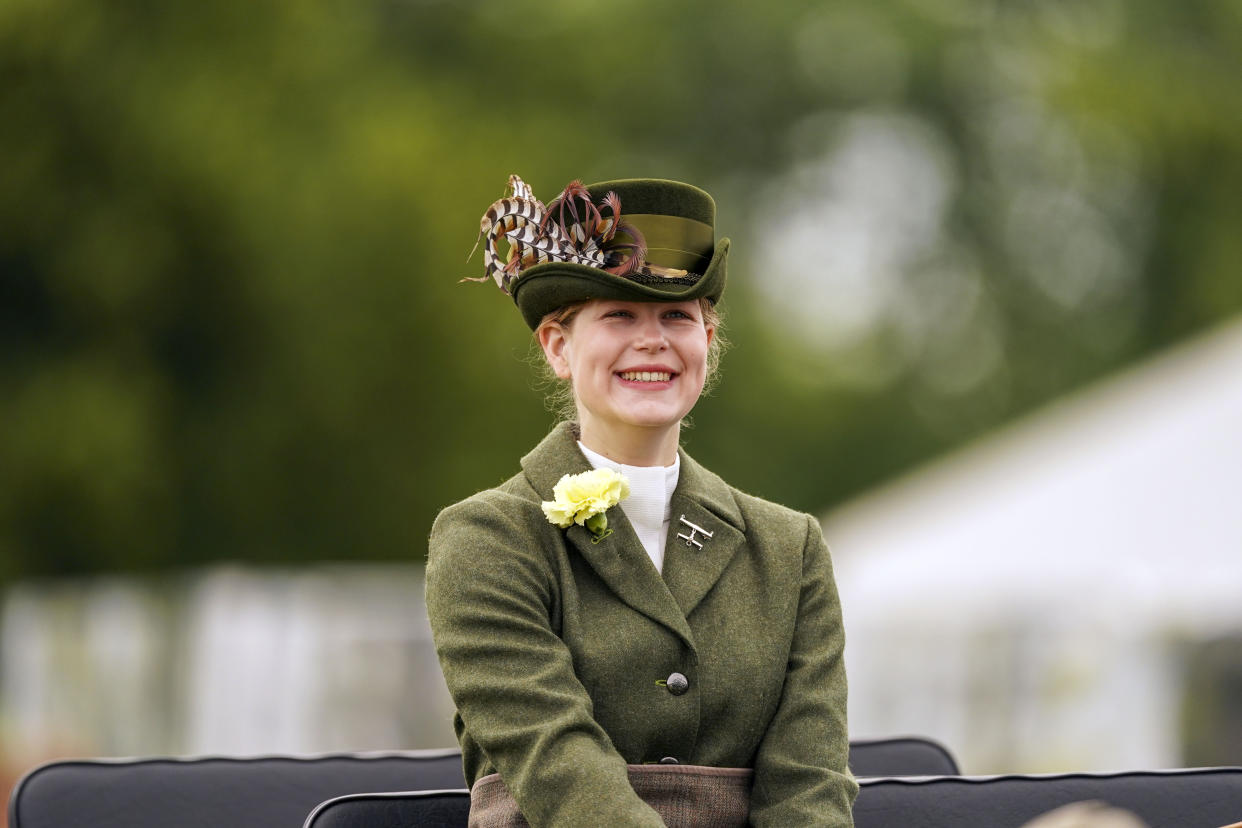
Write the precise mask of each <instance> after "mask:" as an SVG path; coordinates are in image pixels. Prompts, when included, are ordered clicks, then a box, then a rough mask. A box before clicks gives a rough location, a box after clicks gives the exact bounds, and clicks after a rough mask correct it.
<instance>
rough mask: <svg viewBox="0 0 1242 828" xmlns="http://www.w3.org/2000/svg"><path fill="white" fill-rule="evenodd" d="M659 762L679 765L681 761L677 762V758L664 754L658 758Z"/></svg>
mask: <svg viewBox="0 0 1242 828" xmlns="http://www.w3.org/2000/svg"><path fill="white" fill-rule="evenodd" d="M660 764H661V765H680V764H681V763H680V762H678V761H677V758H676V757H674V756H665V757H664V758H663V759H661V760H660Z"/></svg>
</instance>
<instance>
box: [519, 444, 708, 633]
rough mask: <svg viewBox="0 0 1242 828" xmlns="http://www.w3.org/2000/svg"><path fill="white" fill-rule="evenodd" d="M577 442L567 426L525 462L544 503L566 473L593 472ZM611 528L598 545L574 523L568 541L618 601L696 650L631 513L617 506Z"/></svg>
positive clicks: (610, 517) (567, 532) (610, 513)
mask: <svg viewBox="0 0 1242 828" xmlns="http://www.w3.org/2000/svg"><path fill="white" fill-rule="evenodd" d="M577 440H578V437H577V433H576V430H575V427H574V425H573V424H572V423H561V424H560V425H559V426H557V427H556V428H555V429H554V430H553V431H552V433H551V434H549V435H548V436H547V437H545V438H544V440H543V442H541V443H540V444H539V445H538V446H536V447H535V448H534V449H533V450H532V451H531V452H530V453H529V454H527V455H526V456H525V457H523V458H522V469H523V471H524V472H525V474H526V478H527V480H529V481H530V483H531V485H532V486H533V487H534V489H535V492H536V493H537V494H538V496H539V497H540V498H541V499H542V500H551V499H552V489H553V488H554V487H555V486H556V484H557V481H559V480H560V479H561V477H562V476H563V475H566V474H578V473H579V472H584V471H590V469H591V464H590V463H588V462H587V459H586V457H584V456H583V455H582V452H581V451H579V450H578V444H577ZM683 463H684V460H683ZM684 468H685V467H684V465H683V469H684ZM679 488H680V484H679ZM675 499H676V495H674V500H675ZM674 508H675V507H674ZM608 527H609V528H610V529H612V534H610V535H608V536H607V537H605V538H604V539H603V540H601V541H599V542H598V543H595V542H594V539H593V538H592V536H591V533H590V532H588V531H587V530H586V528H584V527H582V526H578V525H577V524H574V525H573V526H570V527H569V528H568V529H566V530H565V540H566V543H567V544H568V545H569V546H571V547H572V548H573V550H575V551H576V552H577V553H578V554H579V555H581V556H582V557H583V559H585V560H586V561H587V563H589V564H590V565H591V568H592V569H593V570H594V571H595V574H596V575H598V576H599V578H600V580H602V581H603V582H604V583H605V584H607V585H608V588H609V589H610V590H612V591H613V593H614V594H615V595H616V596H617V597H618V598H620V599H621V600H622V601H624V602H625V603H626V604H627V605H628V606H630V607H632V608H633V609H635V610H637V611H638V612H641V613H642V614H643V615H646V616H647V617H648V618H651V619H652V620H653V621H656V622H658V623H660V624H663V625H664V626H666V627H668V628H669V629H671V630H673V631H674V632H676V633H677V634H678V635H680V636H681V637H682V638H683V639H684V640H685V641H686V643H687V644H689V645H690V646H694V640H693V637H692V636H691V633H690V625H689V623H687V621H686V617H685V615H684V614H683V612H682V611H681V609H680V608H679V606H678V602H677V601H675V600H673V596H672V595H671V594H670V592H669V590H668V589H667V588H666V587H665V584H664V581H662V580H661V578H660V573H658V572H656V570H655V567H653V566H652V565H651V559H650V558H648V557H647V552H646V550H644V549H643V546H642V543H641V542H640V541H639V540H638V535H637V534H636V533H635V532H634V527H633V526H632V525H631V524H630V522H629V519H628V518H626V516H625V512H624V511H623V510H621V509H620V508H617V507H613V508H612V509H609V510H608Z"/></svg>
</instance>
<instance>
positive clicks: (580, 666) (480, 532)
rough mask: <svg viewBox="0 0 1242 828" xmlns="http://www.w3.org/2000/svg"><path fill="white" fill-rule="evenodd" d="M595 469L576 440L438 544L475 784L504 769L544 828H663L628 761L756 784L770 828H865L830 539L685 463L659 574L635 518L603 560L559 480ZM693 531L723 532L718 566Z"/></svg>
mask: <svg viewBox="0 0 1242 828" xmlns="http://www.w3.org/2000/svg"><path fill="white" fill-rule="evenodd" d="M590 468H591V466H590V464H589V463H588V462H587V460H586V458H585V457H584V456H583V455H582V453H581V452H580V451H579V450H578V447H577V444H576V432H575V428H574V426H573V424H570V423H565V424H562V425H561V426H558V427H557V428H556V429H555V430H554V431H553V432H552V433H551V434H549V435H548V437H546V438H545V439H544V440H543V442H541V443H540V444H539V445H538V446H537V447H536V448H535V449H534V450H533V451H531V452H530V453H529V454H528V455H526V457H524V458H523V459H522V472H521V473H520V474H518V475H516V476H514V477H513V478H511V479H510V480H508V481H506V482H505V483H504V484H502V485H501V486H499V487H497V488H495V489H489V490H487V491H484V492H480V493H479V494H476V495H474V496H472V497H470V498H468V499H466V500H464V501H462V502H461V503H458V504H456V505H454V506H451V507H449V508H448V509H445V510H444V511H443V512H442V513H441V514H440V516H439V517H438V518H437V520H436V522H435V526H434V527H433V528H432V532H431V540H430V554H429V557H428V563H427V608H428V613H429V615H430V619H431V628H432V633H433V635H434V638H435V644H436V651H437V653H438V655H439V658H440V664H441V666H442V667H443V669H444V676H445V679H446V681H447V683H448V688H449V691H450V693H451V694H452V697H453V701H454V703H455V704H456V706H457V715H456V717H455V722H454V724H455V727H456V730H457V736H458V739H459V741H460V742H461V747H462V754H463V758H464V763H465V772H466V779H467V781H468V782H469V783H470V784H471V785H473V784H474V782H475V780H477V779H478V778H479V777H481V776H484V775H486V774H489V773H492V772H499V773H500V775H501V777H502V778H503V779H504V781H505V782H506V784H507V785H508V787H509V789H510V791H511V792H512V793H513V796H514V797H515V799H516V800H517V803H518V805H519V807H520V808H521V810H522V813H523V815H524V816H525V817H526V818H527V819H528V820H529V821H530V823H531V825H533V826H545V825H547V826H557V828H562V826H579V825H580V826H590V827H591V828H596V826H602V825H607V826H660V825H663V823H662V822H661V820H660V818H659V817H658V816H657V815H656V813H655V811H654V810H652V809H651V808H650V807H648V806H647V805H646V803H644V802H643V801H642V800H641V799H639V798H638V796H637V795H636V794H635V793H634V791H633V789H632V788H631V787H630V785H629V782H628V780H627V777H626V767H625V766H626V763H632V764H641V763H647V762H659V761H661V760H668V759H676V760H677V761H678V762H682V763H689V764H695V765H713V766H718V767H749V768H753V769H754V783H753V788H752V791H751V812H750V822H751V824H752V825H754V826H780V828H791V826H850V825H852V824H853V818H852V816H851V806H852V803H853V800H854V797H855V795H856V794H857V792H858V786H857V783H855V781H854V779H853V777H852V776H851V775H850V772H849V770H848V769H847V767H846V761H847V758H848V757H847V753H848V734H847V731H846V685H845V667H844V663H843V660H842V648H843V646H844V635H843V632H842V627H841V612H840V606H839V604H838V601H837V592H836V585H835V582H834V581H833V576H832V567H831V563H830V560H829V556H828V550H827V547H826V546H825V544H824V540H823V536H822V534H821V532H820V529H819V524H818V523H817V522H816V521H815V520H814V519H813V518H811V517H810V516H809V515H805V514H800V513H797V512H794V511H792V510H789V509H786V508H784V507H782V506H777V505H775V504H773V503H769V502H767V501H764V500H760V499H759V498H756V497H751V496H749V495H746V494H743V493H742V492H739V491H737V490H736V489H733V488H731V487H730V486H728V485H727V484H725V482H724V481H723V480H721V479H720V478H719V477H717V476H716V475H714V474H712V473H711V472H709V471H707V470H706V469H704V468H703V467H702V466H700V465H699V464H698V463H696V462H694V461H693V460H692V459H691V458H690V457H688V456H687V455H685V454H684V453H683V454H682V455H681V473H680V477H679V480H678V484H677V489H676V491H675V492H674V493H673V499H672V521H671V525H670V529H669V537H668V542H667V546H666V552H665V560H664V573H663V577H661V574H660V573H659V572H657V571H656V569H655V567H653V566H652V565H651V560H650V558H648V556H647V553H646V552H645V551H644V550H643V547H642V545H641V544H640V543H639V541H638V538H637V536H636V535H635V533H634V529H633V527H632V526H631V525H630V523H629V522H628V520H627V519H626V517H625V513H624V512H623V511H622V510H621V509H620V508H615V507H614V508H613V509H611V510H609V513H608V520H609V526H610V527H612V528H613V530H614V531H613V533H612V534H611V535H609V536H607V537H605V538H604V539H603V540H601V541H600V542H598V543H592V537H591V535H590V533H588V532H587V530H586V529H584V528H583V527H581V526H577V525H575V526H571V527H570V528H569V529H559V528H557V527H556V526H554V525H552V524H551V523H549V522H548V520H547V518H546V517H545V516H544V514H543V512H542V510H541V508H540V503H541V502H542V501H544V500H551V499H552V487H553V486H554V485H555V484H556V482H557V481H558V480H559V479H560V477H561V475H563V474H566V473H570V474H573V473H577V472H582V471H587V470H589V469H590ZM682 516H684V517H685V519H686V520H688V521H690V522H691V523H694V524H696V525H698V526H700V527H702V528H703V529H704V530H706V531H707V532H711V533H712V534H711V537H710V538H708V537H706V535H705V534H702V533H696V535H695V537H696V539H697V540H699V541H700V542H701V543H702V548H701V549H699V548H695V547H694V546H690V545H687V543H686V542H685V541H684V540H680V539H678V537H677V535H678V534H686V532H687V529H686V526H685V524H683V523H682V522H681V521H680V518H681V517H682ZM674 674H679V676H676V677H675V676H674ZM682 677H684V680H683V678H682Z"/></svg>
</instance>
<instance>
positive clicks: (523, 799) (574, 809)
mask: <svg viewBox="0 0 1242 828" xmlns="http://www.w3.org/2000/svg"><path fill="white" fill-rule="evenodd" d="M542 518H543V515H542V514H541V513H539V512H538V506H537V505H536V504H533V503H530V502H528V501H525V500H522V499H521V498H518V497H515V496H512V495H505V494H502V493H499V492H495V491H493V492H489V493H484V494H482V495H476V496H475V497H474V498H471V499H469V500H466V501H463V502H462V503H459V504H457V505H456V506H453V507H450V508H449V509H446V510H445V511H444V512H443V513H441V515H440V517H439V518H438V519H437V520H436V523H435V526H434V527H433V528H432V532H431V539H430V546H429V554H428V561H427V611H428V615H429V617H430V621H431V629H432V635H433V637H434V639H435V645H436V652H437V654H438V656H439V658H440V665H441V667H442V668H443V670H444V677H445V681H446V682H447V684H448V688H449V692H450V694H451V695H452V697H453V701H454V703H455V704H456V706H457V711H458V715H459V716H460V717H461V726H462V727H463V728H464V731H465V732H466V733H467V734H469V737H470V738H471V739H473V740H474V741H475V742H476V743H477V744H478V745H479V746H480V747H481V748H482V750H483V751H484V752H485V753H486V755H487V758H488V760H489V761H490V762H491V764H492V765H493V766H494V767H495V768H496V769H497V771H498V772H499V773H500V776H501V778H502V779H503V780H504V782H505V784H506V786H507V787H508V788H509V791H510V792H511V793H512V794H513V796H514V798H515V799H516V800H517V803H518V807H519V808H520V809H521V811H522V814H523V815H524V816H525V817H526V819H527V820H528V821H529V822H530V824H531V825H532V826H536V827H537V826H542V825H555V826H578V825H581V826H599V825H610V826H612V825H616V826H651V828H655V826H663V825H664V823H663V821H662V820H661V819H660V817H659V816H658V815H657V814H656V812H655V811H654V810H652V808H651V807H650V806H648V805H647V804H646V803H644V802H643V801H642V800H641V799H640V798H639V797H638V795H637V794H635V793H634V790H633V788H632V787H631V786H630V783H629V779H628V777H627V776H626V767H625V761H624V759H623V758H622V757H621V755H620V754H619V753H618V752H617V751H616V749H615V748H614V747H613V745H612V742H611V740H610V739H609V737H608V734H607V733H605V732H604V730H603V729H602V728H601V727H600V726H599V725H598V724H597V723H596V721H595V719H594V718H593V716H592V703H591V698H590V696H589V695H588V693H587V691H586V688H585V687H584V686H583V685H582V683H581V682H580V681H579V680H578V677H577V676H576V674H575V672H574V665H573V661H572V658H571V656H570V652H569V650H568V648H567V647H566V646H565V644H564V642H563V641H562V640H561V639H560V638H559V637H558V635H557V634H556V631H555V630H554V628H553V622H552V619H554V618H555V617H557V615H556V614H557V613H559V603H558V602H559V600H560V598H559V588H558V583H557V578H556V572H555V571H554V569H553V565H552V563H551V562H550V560H549V556H548V555H547V554H546V552H545V551H544V549H543V548H542V546H543V544H547V543H552V542H555V539H554V538H553V537H552V536H551V534H550V533H551V532H553V531H556V530H555V528H554V527H552V526H551V525H550V524H546V521H543V520H542Z"/></svg>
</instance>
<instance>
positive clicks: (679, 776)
mask: <svg viewBox="0 0 1242 828" xmlns="http://www.w3.org/2000/svg"><path fill="white" fill-rule="evenodd" d="M626 771H627V772H628V773H629V777H630V785H631V786H633V788H634V793H636V794H638V796H639V797H640V798H641V799H642V800H643V801H644V802H646V803H647V804H648V805H650V806H651V807H652V808H654V809H655V812H656V813H657V814H659V815H660V818H661V819H663V820H664V824H665V825H667V826H668V828H745V826H746V819H747V817H748V816H749V814H750V781H751V776H753V774H754V772H753V771H752V770H751V769H750V768H709V767H705V766H703V765H627V766H626ZM529 826H530V823H529V822H527V821H526V818H525V817H523V816H522V812H521V811H519V810H518V806H517V802H516V801H515V800H514V799H513V796H512V794H510V793H509V789H508V788H506V787H505V783H504V782H503V781H502V780H501V778H500V774H498V773H492V774H488V775H487V776H484V777H483V778H481V779H479V781H477V782H475V783H474V787H473V788H471V789H470V828H529Z"/></svg>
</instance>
